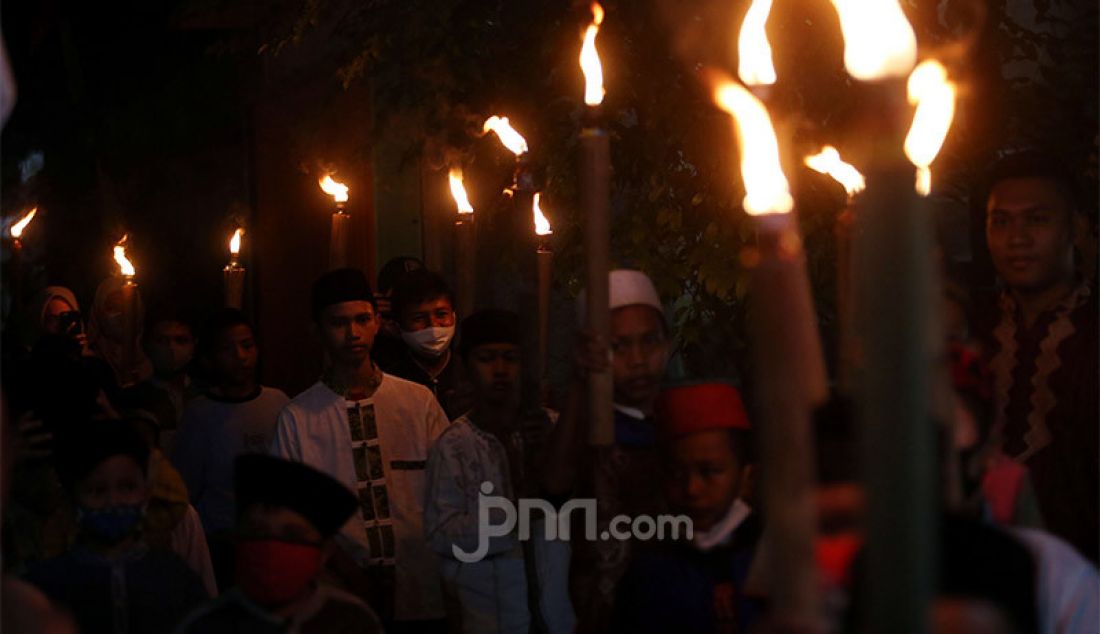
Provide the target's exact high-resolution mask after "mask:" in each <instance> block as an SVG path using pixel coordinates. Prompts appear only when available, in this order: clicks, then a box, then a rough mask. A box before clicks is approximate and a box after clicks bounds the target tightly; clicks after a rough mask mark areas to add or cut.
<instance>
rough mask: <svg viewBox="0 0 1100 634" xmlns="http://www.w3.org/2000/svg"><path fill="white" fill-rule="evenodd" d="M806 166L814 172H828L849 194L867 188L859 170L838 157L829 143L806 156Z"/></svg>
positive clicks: (852, 194) (838, 153) (837, 153)
mask: <svg viewBox="0 0 1100 634" xmlns="http://www.w3.org/2000/svg"><path fill="white" fill-rule="evenodd" d="M806 166H807V167H809V168H810V169H812V170H814V171H815V172H820V173H822V174H828V175H829V176H832V177H833V180H835V181H836V182H838V183H840V184H841V185H843V186H844V191H846V192H848V195H849V196H854V195H855V194H858V193H859V192H861V191H863V190H864V189H867V182H866V181H865V180H864V179H863V174H860V173H859V170H857V169H856V168H854V167H852V166H851V165H850V164H848V163H845V162H844V161H843V160H841V158H840V152H837V150H836V148H835V147H833V146H831V145H826V146H825V147H824V148H822V149H821V151H820V152H818V153H817V154H814V155H813V156H807V157H806Z"/></svg>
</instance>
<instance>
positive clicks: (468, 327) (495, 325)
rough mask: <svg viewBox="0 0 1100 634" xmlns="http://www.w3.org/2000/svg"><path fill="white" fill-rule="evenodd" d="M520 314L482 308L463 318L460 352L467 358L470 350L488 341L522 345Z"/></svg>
mask: <svg viewBox="0 0 1100 634" xmlns="http://www.w3.org/2000/svg"><path fill="white" fill-rule="evenodd" d="M520 341H521V334H520V319H519V315H517V314H516V313H513V312H512V311H510V310H500V309H496V308H489V309H486V310H481V311H478V312H476V313H474V314H473V315H470V316H469V317H467V318H466V319H463V320H462V338H461V339H460V340H459V346H458V350H459V354H461V355H462V358H463V359H465V358H467V357H469V356H470V351H471V350H473V349H474V348H476V347H478V346H483V345H485V344H488V343H511V344H515V345H517V346H518V345H520Z"/></svg>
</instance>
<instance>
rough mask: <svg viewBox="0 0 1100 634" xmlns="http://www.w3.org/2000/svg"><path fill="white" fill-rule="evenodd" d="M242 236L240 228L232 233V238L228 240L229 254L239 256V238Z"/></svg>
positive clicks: (242, 231) (242, 230)
mask: <svg viewBox="0 0 1100 634" xmlns="http://www.w3.org/2000/svg"><path fill="white" fill-rule="evenodd" d="M243 235H244V229H241V228H240V227H238V228H237V230H236V231H234V232H233V237H232V238H230V239H229V254H230V255H233V256H238V255H240V254H241V236H243Z"/></svg>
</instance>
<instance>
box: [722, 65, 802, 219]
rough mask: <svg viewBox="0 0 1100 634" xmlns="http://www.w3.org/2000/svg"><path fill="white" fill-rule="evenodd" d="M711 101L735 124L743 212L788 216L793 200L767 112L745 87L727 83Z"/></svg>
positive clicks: (727, 81)
mask: <svg viewBox="0 0 1100 634" xmlns="http://www.w3.org/2000/svg"><path fill="white" fill-rule="evenodd" d="M714 101H715V103H717V104H718V107H719V108H721V109H722V110H725V111H726V112H728V113H729V114H730V115H731V116H733V120H734V122H735V123H736V124H737V140H738V145H739V147H740V148H741V180H742V181H744V183H745V200H744V202H743V206H744V208H745V211H746V212H747V213H749V214H752V215H754V216H755V215H761V214H782V213H788V212H790V211H791V209H793V208H794V198H792V197H791V191H790V187H789V186H788V184H787V177H786V176H784V175H783V168H782V167H781V166H780V165H779V142H778V141H777V140H776V138H775V129H774V128H773V127H772V121H771V117H769V116H768V110H767V108H765V107H764V104H763V103H761V102H760V100H759V99H757V98H756V97H755V96H753V94H752V93H751V92H749V91H748V90H746V89H745V87H744V86H742V85H741V84H738V83H736V82H734V81H731V80H729V79H724V80H722V81H721V82H720V83H719V84H718V85H717V88H715V91H714Z"/></svg>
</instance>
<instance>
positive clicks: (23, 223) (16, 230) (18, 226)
mask: <svg viewBox="0 0 1100 634" xmlns="http://www.w3.org/2000/svg"><path fill="white" fill-rule="evenodd" d="M37 213H38V207H35V208H33V209H31V210H30V211H28V212H27V213H26V214H24V216H23V217H22V218H20V219H19V222H16V223H15V224H13V225H12V226H11V237H12V238H15V239H16V240H18V239H19V238H21V237H23V231H24V230H25V229H26V228H27V225H29V224H31V220H34V215H35V214H37Z"/></svg>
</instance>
